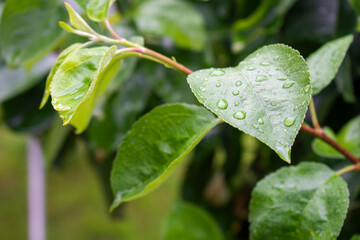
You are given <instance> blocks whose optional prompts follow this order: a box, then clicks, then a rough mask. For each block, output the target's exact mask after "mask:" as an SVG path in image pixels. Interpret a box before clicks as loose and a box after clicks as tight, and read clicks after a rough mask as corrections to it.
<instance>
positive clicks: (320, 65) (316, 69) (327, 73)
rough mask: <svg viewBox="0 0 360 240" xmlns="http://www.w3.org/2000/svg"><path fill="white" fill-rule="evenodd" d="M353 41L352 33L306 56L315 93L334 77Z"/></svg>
mask: <svg viewBox="0 0 360 240" xmlns="http://www.w3.org/2000/svg"><path fill="white" fill-rule="evenodd" d="M352 41H353V36H352V35H347V36H345V37H342V38H339V39H336V40H333V41H331V42H328V43H326V44H325V45H324V46H322V47H321V48H320V49H318V50H317V51H316V52H314V53H313V54H311V55H310V56H309V57H308V58H306V61H307V63H308V64H309V69H310V76H311V85H312V87H313V94H314V95H315V94H317V93H319V92H320V91H321V90H322V89H323V88H325V87H326V86H327V85H329V83H330V82H331V80H333V79H334V77H335V75H336V73H337V71H338V69H339V67H340V65H341V63H342V61H343V59H344V57H345V54H346V51H347V50H348V48H349V46H350V44H351V43H352Z"/></svg>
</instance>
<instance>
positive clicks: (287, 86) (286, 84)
mask: <svg viewBox="0 0 360 240" xmlns="http://www.w3.org/2000/svg"><path fill="white" fill-rule="evenodd" d="M294 84H295V82H286V83H284V85H283V86H282V87H283V88H291V87H292V86H293V85H294Z"/></svg>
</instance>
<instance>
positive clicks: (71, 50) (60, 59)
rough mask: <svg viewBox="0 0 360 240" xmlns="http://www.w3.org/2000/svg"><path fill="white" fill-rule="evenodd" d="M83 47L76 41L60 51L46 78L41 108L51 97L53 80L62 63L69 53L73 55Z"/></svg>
mask: <svg viewBox="0 0 360 240" xmlns="http://www.w3.org/2000/svg"><path fill="white" fill-rule="evenodd" d="M81 47H82V44H80V43H75V44H73V45H71V46H70V47H68V48H66V49H65V50H64V51H62V52H61V53H60V55H59V56H58V58H57V59H56V62H55V63H54V65H53V66H52V68H51V71H50V73H49V75H48V77H47V79H46V85H45V92H44V96H43V98H42V100H41V104H40V108H43V107H44V106H45V104H46V102H47V100H48V98H49V95H50V85H51V81H52V79H53V77H54V75H55V73H56V71H57V70H58V68H59V67H60V65H61V64H62V63H63V62H64V61H65V59H66V58H67V57H68V56H69V55H71V54H72V53H76V51H78V50H79V49H80V48H81Z"/></svg>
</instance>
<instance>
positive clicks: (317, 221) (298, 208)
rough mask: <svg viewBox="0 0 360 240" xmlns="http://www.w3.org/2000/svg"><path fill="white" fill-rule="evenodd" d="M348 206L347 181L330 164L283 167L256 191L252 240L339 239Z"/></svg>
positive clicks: (252, 209)
mask: <svg viewBox="0 0 360 240" xmlns="http://www.w3.org/2000/svg"><path fill="white" fill-rule="evenodd" d="M348 206H349V192H348V189H347V185H346V183H345V182H344V180H342V178H341V177H339V176H338V175H336V174H335V173H334V172H333V171H332V170H331V169H329V168H328V167H327V166H326V165H324V164H319V163H309V162H307V163H301V164H299V165H298V166H296V167H283V168H281V169H280V170H278V171H277V172H275V173H272V174H270V175H268V176H267V177H266V178H264V179H263V180H261V181H260V182H258V183H257V185H256V187H255V189H254V191H253V192H252V198H251V201H250V216H249V221H250V239H251V240H267V239H269V240H270V239H278V240H282V239H284V240H288V239H314V240H315V239H316V240H332V239H336V237H337V236H338V235H339V233H340V230H341V227H342V225H343V222H344V219H345V216H346V212H347V208H348Z"/></svg>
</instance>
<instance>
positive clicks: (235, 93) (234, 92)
mask: <svg viewBox="0 0 360 240" xmlns="http://www.w3.org/2000/svg"><path fill="white" fill-rule="evenodd" d="M239 93H240V92H239V91H238V90H234V91H232V94H233V95H235V96H236V95H239Z"/></svg>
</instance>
